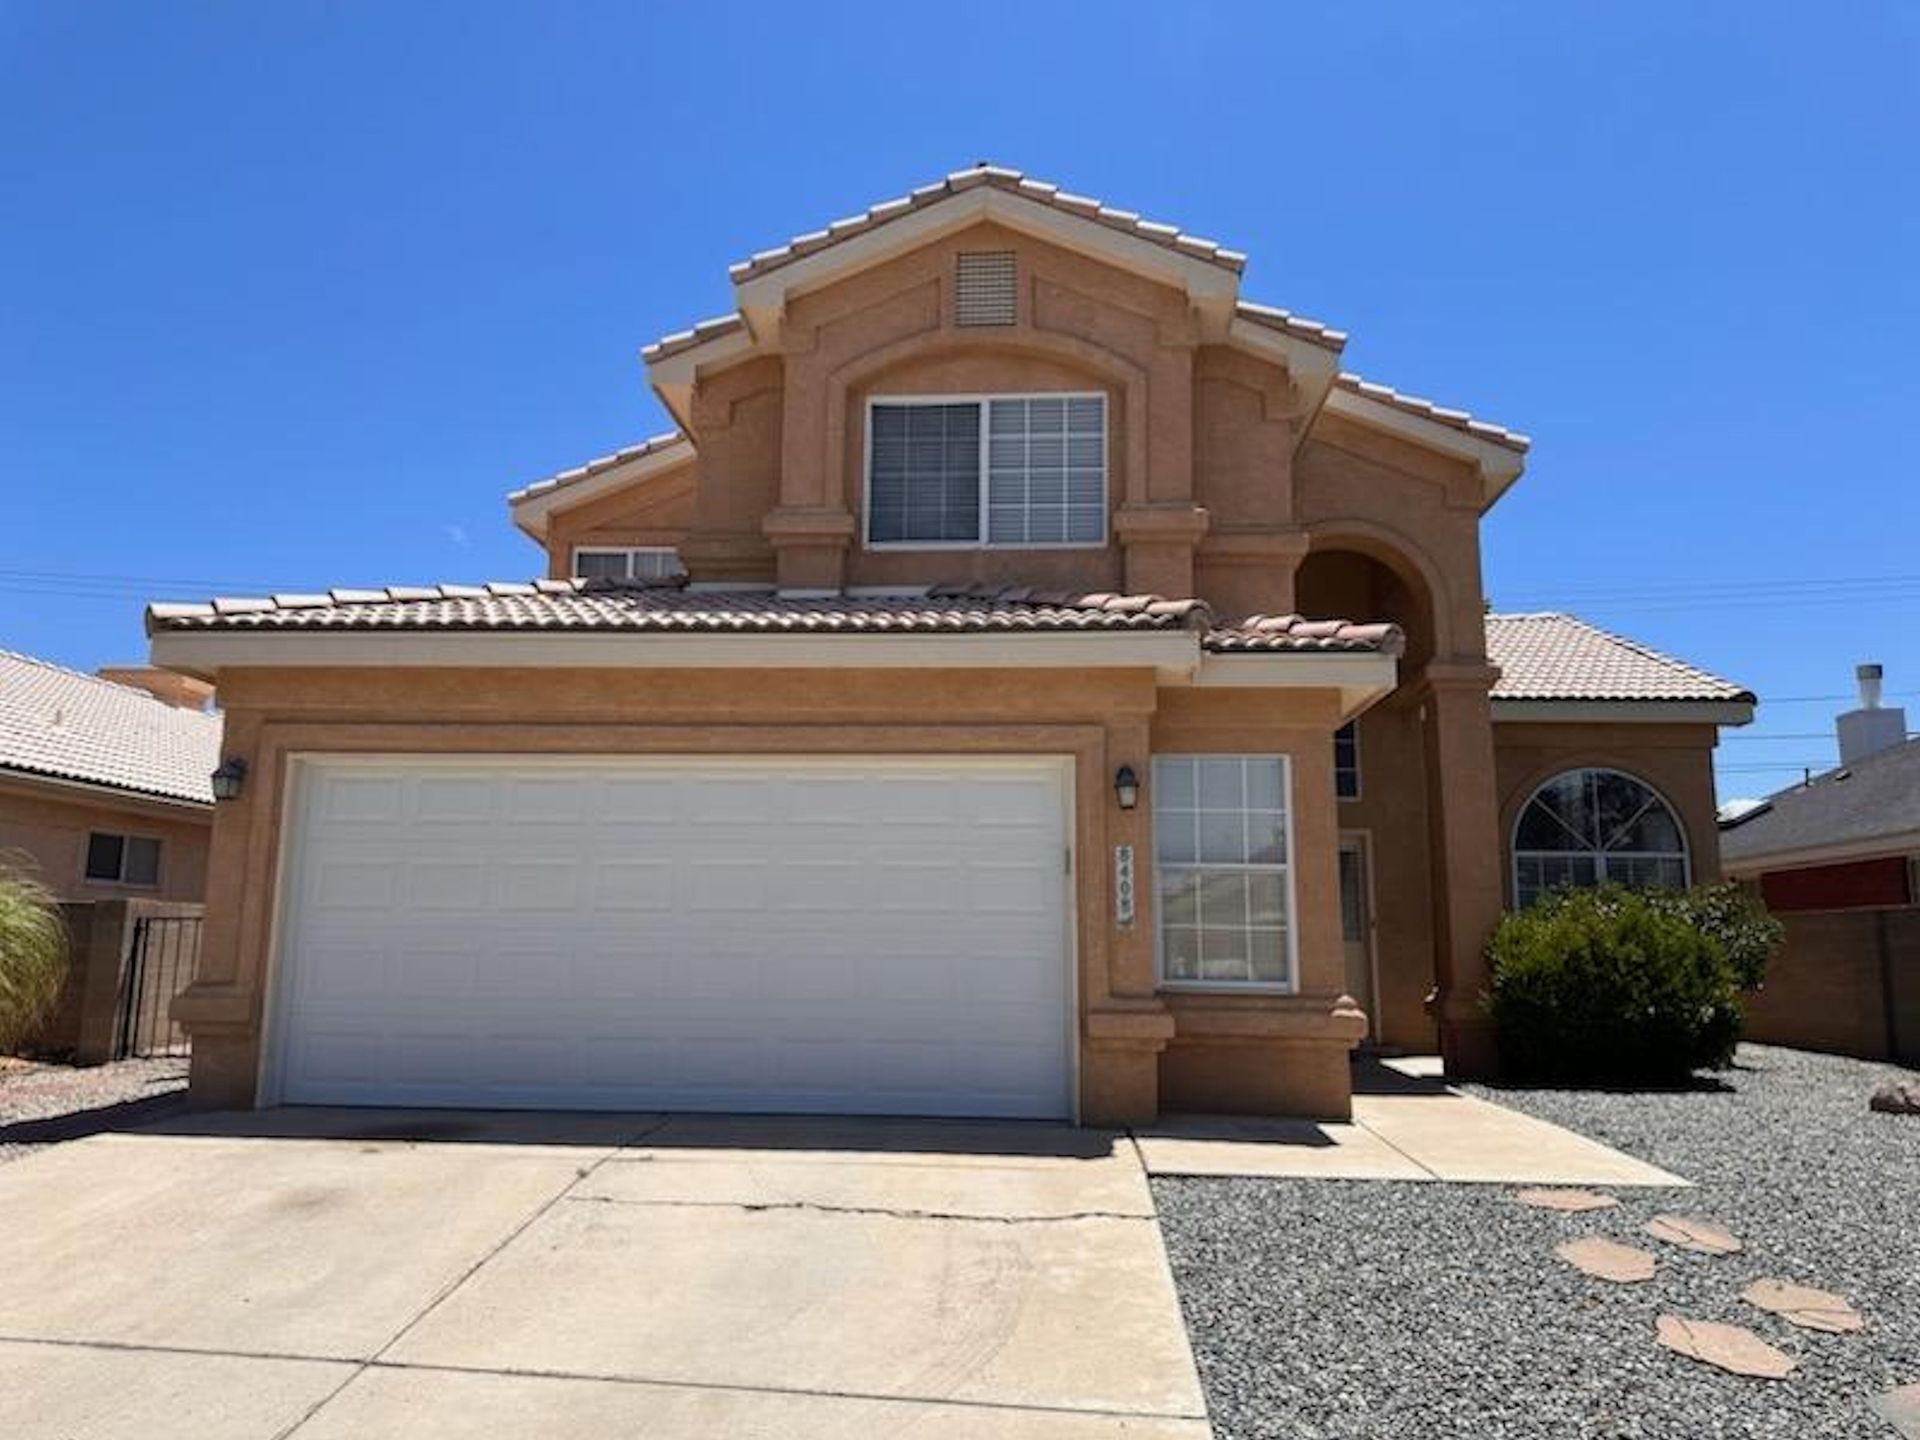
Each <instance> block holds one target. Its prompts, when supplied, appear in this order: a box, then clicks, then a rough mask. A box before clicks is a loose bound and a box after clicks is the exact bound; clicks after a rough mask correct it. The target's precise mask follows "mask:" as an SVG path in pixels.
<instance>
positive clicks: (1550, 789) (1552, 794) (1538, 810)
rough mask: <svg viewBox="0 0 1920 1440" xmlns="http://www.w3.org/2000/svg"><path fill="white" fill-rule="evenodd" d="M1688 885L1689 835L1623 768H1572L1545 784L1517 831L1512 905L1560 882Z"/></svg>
mask: <svg viewBox="0 0 1920 1440" xmlns="http://www.w3.org/2000/svg"><path fill="white" fill-rule="evenodd" d="M1603 883H1605V884H1614V885H1625V886H1628V887H1629V888H1632V889H1652V888H1662V889H1682V888H1684V887H1685V886H1686V883H1687V851H1686V838H1685V835H1684V833H1683V832H1682V831H1681V828H1680V823H1679V820H1678V818H1677V817H1676V816H1675V815H1674V813H1673V811H1672V810H1671V809H1670V808H1669V807H1668V805H1667V803H1666V801H1665V800H1663V799H1661V797H1660V795H1659V793H1658V792H1657V791H1655V790H1654V789H1653V787H1652V786H1650V785H1648V784H1646V783H1645V782H1644V781H1641V780H1636V779H1634V777H1633V776H1631V775H1623V774H1621V773H1620V772H1619V771H1617V770H1600V769H1589V770H1568V771H1564V772H1562V773H1561V774H1559V775H1555V776H1554V777H1553V778H1552V779H1550V780H1548V781H1546V782H1545V783H1544V784H1542V785H1541V786H1540V788H1539V789H1537V790H1536V791H1535V792H1534V793H1533V797H1532V798H1531V799H1530V800H1529V801H1528V802H1527V805H1526V808H1525V809H1524V810H1522V812H1521V815H1520V821H1519V823H1518V824H1517V825H1516V826H1515V827H1514V836H1513V903H1514V905H1515V907H1516V908H1518V909H1522V910H1524V909H1525V908H1526V907H1527V906H1528V905H1531V904H1532V903H1533V902H1534V901H1535V900H1537V899H1539V898H1540V897H1541V896H1542V895H1544V894H1546V893H1547V892H1548V891H1550V890H1553V889H1555V888H1556V887H1559V886H1563V885H1569V886H1577V887H1585V886H1592V885H1599V884H1603Z"/></svg>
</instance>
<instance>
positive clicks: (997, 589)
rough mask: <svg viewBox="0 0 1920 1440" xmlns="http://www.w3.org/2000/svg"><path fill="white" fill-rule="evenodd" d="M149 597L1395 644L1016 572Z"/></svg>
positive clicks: (453, 617) (320, 620)
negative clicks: (940, 578)
mask: <svg viewBox="0 0 1920 1440" xmlns="http://www.w3.org/2000/svg"><path fill="white" fill-rule="evenodd" d="M283 598H285V599H291V600H292V601H293V602H295V603H292V604H287V603H282V599H262V600H251V599H250V600H215V601H212V602H210V603H206V604H192V605H152V606H149V607H148V609H147V629H148V631H149V632H150V633H152V632H158V631H207V630H221V631H230V632H231V631H252V632H256V633H258V632H273V631H283V632H284V631H301V632H312V631H333V632H341V631H350V632H361V631H380V632H387V633H392V632H395V631H488V632H515V631H518V632H526V631H542V632H553V631H572V632H583V631H592V632H599V633H625V634H769V633H782V632H804V633H815V634H818V633H834V634H920V635H961V634H979V633H1027V634H1046V633H1053V634H1058V633H1063V632H1090V631H1192V632H1195V633H1196V634H1198V635H1199V636H1200V637H1201V642H1202V644H1203V645H1204V646H1205V648H1207V649H1208V650H1214V651H1223V652H1234V651H1266V652H1279V651H1371V652H1377V653H1383V654H1389V655H1397V654H1398V653H1400V648H1401V637H1400V631H1399V629H1398V628H1397V627H1395V626H1392V625H1355V624H1350V623H1348V622H1347V621H1344V620H1326V621H1308V620H1303V619H1302V618H1301V617H1299V616H1297V615H1288V616H1278V617H1274V616H1254V617H1251V618H1250V619H1247V620H1241V621H1233V622H1230V623H1227V624H1223V625H1216V624H1215V621H1214V616H1213V612H1212V611H1211V610H1209V609H1208V608H1207V606H1206V604H1205V603H1204V602H1202V601H1200V600H1192V599H1169V598H1167V597H1165V596H1160V595H1118V594H1112V593H1109V592H1095V593H1082V592H1076V591H1060V590H1040V589H1036V588H1033V587H1031V586H1023V585H998V586H995V585H971V584H958V585H933V586H929V587H928V588H927V589H926V590H925V591H924V592H921V593H919V594H910V595H897V594H889V595H863V594H858V593H855V594H836V595H795V594H780V593H778V592H775V591H771V590H733V591H703V590H695V589H691V588H688V587H687V586H686V585H685V583H684V582H682V581H659V582H651V583H648V582H627V581H611V580H543V581H535V582H532V583H529V584H492V585H424V586H394V587H390V588H388V589H385V590H351V591H349V590H336V591H334V592H333V593H332V595H331V596H330V597H329V598H328V599H326V600H325V601H322V602H321V603H314V601H315V598H316V597H313V596H304V595H303V596H292V597H283Z"/></svg>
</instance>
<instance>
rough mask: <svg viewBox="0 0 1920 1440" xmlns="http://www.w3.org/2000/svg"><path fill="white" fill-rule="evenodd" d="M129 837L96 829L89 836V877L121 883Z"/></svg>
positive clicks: (109, 882)
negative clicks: (121, 867)
mask: <svg viewBox="0 0 1920 1440" xmlns="http://www.w3.org/2000/svg"><path fill="white" fill-rule="evenodd" d="M126 853H127V837H126V836H124V835H106V834H102V833H101V832H100V831H98V830H96V831H94V832H93V834H91V835H89V836H88V837H87V879H89V880H104V881H106V882H107V883H108V884H109V885H117V884H119V883H120V863H121V861H122V860H124V859H125V858H126Z"/></svg>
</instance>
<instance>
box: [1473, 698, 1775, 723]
mask: <svg viewBox="0 0 1920 1440" xmlns="http://www.w3.org/2000/svg"><path fill="white" fill-rule="evenodd" d="M1493 718H1494V720H1495V721H1496V722H1497V721H1501V720H1507V721H1524V722H1529V723H1537V722H1542V721H1544V722H1546V723H1547V724H1554V723H1556V722H1560V723H1566V724H1580V725H1594V724H1600V725H1606V724H1615V723H1624V724H1629V725H1634V724H1639V725H1745V724H1748V723H1749V722H1751V721H1752V719H1753V704H1752V702H1751V701H1747V700H1500V699H1496V700H1494V701H1493Z"/></svg>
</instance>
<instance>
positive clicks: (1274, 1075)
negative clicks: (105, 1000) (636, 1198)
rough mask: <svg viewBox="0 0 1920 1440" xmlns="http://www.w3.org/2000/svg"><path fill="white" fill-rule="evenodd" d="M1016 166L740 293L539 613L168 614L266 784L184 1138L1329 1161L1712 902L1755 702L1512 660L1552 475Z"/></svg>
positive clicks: (560, 479)
mask: <svg viewBox="0 0 1920 1440" xmlns="http://www.w3.org/2000/svg"><path fill="white" fill-rule="evenodd" d="M1242 264H1243V259H1242V257H1241V256H1240V255H1238V254H1235V253H1232V252H1230V251H1227V250H1224V249H1222V248H1221V247H1219V246H1218V245H1216V244H1214V243H1212V242H1209V241H1206V240H1201V239H1198V238H1196V237H1194V236H1191V235H1188V234H1185V233H1182V232H1181V231H1179V230H1177V229H1175V228H1173V227H1171V226H1167V225H1160V224H1154V223H1151V222H1147V221H1143V220H1141V219H1139V218H1138V217H1137V216H1133V215H1130V214H1125V213H1121V212H1118V211H1115V210H1111V209H1107V208H1105V207H1103V206H1101V205H1100V204H1098V203H1097V202H1094V201H1090V200H1085V199H1081V198H1078V197H1075V196H1072V195H1069V194H1067V193H1065V192H1063V191H1060V190H1058V189H1057V188H1055V187H1053V186H1050V185H1043V184H1040V183H1038V182H1034V181H1031V180H1028V179H1025V178H1024V177H1022V176H1021V175H1019V174H1017V173H1014V172H1011V171H1006V170H1000V169H995V168H990V167H980V168H976V169H973V170H968V171H964V172H961V173H959V174H956V175H953V176H950V177H948V178H947V179H946V180H944V181H941V182H939V183H937V184H934V185H930V186H928V187H926V188H925V189H922V190H919V191H916V192H914V193H913V194H912V195H909V196H905V197H902V198H900V199H898V200H893V201H889V202H887V203H885V204H882V205H878V206H875V207H874V208H873V209H872V210H870V211H868V212H866V213H865V214H863V215H859V216H856V217H854V218H852V219H849V220H845V221H841V222H839V223H836V224H835V225H833V226H831V227H829V228H828V229H826V230H823V231H820V232H818V233H815V234H810V235H805V236H802V237H800V238H798V239H796V240H794V241H793V242H791V243H790V244H788V245H785V246H783V247H781V248H779V249H777V250H772V251H769V252H766V253H764V254H760V255H756V256H754V257H753V258H752V259H750V260H748V261H746V262H745V263H743V264H741V265H738V266H736V267H734V270H733V282H734V287H735V297H736V309H735V311H734V312H733V313H731V314H729V315H727V316H725V317H723V318H721V319H718V320H713V321H708V322H706V323H704V324H701V325H698V326H696V327H695V328H693V329H692V330H689V331H687V332H685V333H682V334H678V335H674V336H671V337H669V338H667V339H665V340H662V341H661V342H659V343H658V344H656V345H653V346H651V347H649V348H648V350H647V351H646V365H647V371H648V378H649V379H650V381H651V383H652V385H653V388H654V390H655V392H656V393H657V394H658V395H659V397H660V398H661V400H662V401H663V402H664V404H665V405H666V407H667V409H668V411H669V412H670V413H671V414H672V416H673V418H674V420H675V422H676V423H677V425H678V427H679V428H678V430H677V432H676V433H674V434H672V435H669V436H666V437H664V438H662V439H659V440H654V441H650V442H648V443H647V444H644V445H641V446H637V447H635V448H633V449H631V450H627V451H623V452H621V453H620V454H617V455H613V456H609V457H607V458H606V459H604V460H599V461H595V462H593V463H592V464H589V465H586V466H584V467H581V468H578V469H575V470H570V471H568V472H566V473H564V474H561V475H558V476H556V477H554V478H553V479H551V480H547V481H543V482H541V483H539V484H536V485H533V486H530V487H529V488H527V489H525V490H522V491H519V492H517V493H515V494H514V495H513V496H511V497H510V508H511V512H512V516H513V519H514V521H515V523H516V524H518V525H519V527H520V528H521V529H522V530H523V531H525V532H526V533H527V534H528V535H529V536H531V537H533V538H534V539H535V540H536V541H538V542H539V543H540V544H542V545H543V546H544V547H545V549H546V552H547V560H546V578H545V579H543V580H539V581H535V582H532V583H526V584H508V585H488V586H474V587H459V586H428V587H421V588H393V589H386V590H373V591H352V592H347V591H336V592H333V593H331V594H323V595H301V596H278V597H274V598H271V599H259V600H224V601H217V602H214V603H212V604H206V605H163V606H155V607H153V609H152V611H151V612H150V616H149V628H150V631H151V634H152V638H153V656H154V659H155V660H156V662H158V663H160V664H163V665H167V666H171V667H175V668H177V669H180V670H183V671H186V672H189V673H192V674H195V675H200V676H205V677H207V678H209V679H215V680H217V683H218V685H219V688H220V692H221V694H222V696H223V697H224V702H225V705H226V717H227V722H226V723H227V742H226V745H227V751H228V754H229V755H230V756H231V757H232V758H233V759H235V760H238V761H241V762H243V763H244V765H245V767H246V778H245V782H244V785H243V786H241V789H240V793H239V794H238V795H237V796H236V797H235V798H233V799H231V800H229V801H227V802H225V803H223V804H221V805H220V806H218V807H217V809H218V818H217V821H216V825H215V833H214V838H213V853H212V860H211V881H210V886H209V896H208V902H209V908H210V913H209V920H208V926H207V932H206V941H205V949H204V952H203V960H202V967H201V972H200V975H199V978H198V980H197V982H196V984H195V985H194V987H193V988H192V990H191V991H189V992H188V993H187V994H186V995H185V996H184V997H183V998H182V999H181V1001H180V1002H179V1005H178V1009H177V1014H178V1015H179V1017H180V1018H181V1019H182V1020H183V1021H184V1022H185V1023H186V1025H187V1026H188V1027H189V1028H190V1029H191V1031H192V1035H193V1045H194V1052H193V1086H194V1090H195V1093H196V1095H198V1096H199V1097H200V1098H201V1099H203V1100H206V1101H209V1102H220V1103H240V1104H246V1103H274V1102H279V1101H319V1102H344V1103H355V1102H366V1103H401V1104H427V1105H436V1104H461V1105H466V1104H472V1105H531V1106H556V1107H563V1106H565V1107H570V1106H589V1107H596V1106H597V1107H629V1108H654V1107H666V1108H676V1107H686V1108H725V1109H736V1110H799V1111H849V1112H894V1113H921V1114H928V1113H931V1114H959V1115H1014V1116H1065V1117H1078V1118H1080V1119H1082V1120H1085V1121H1088V1122H1118V1121H1129V1120H1138V1119H1142V1118H1145V1117H1150V1116H1152V1115H1154V1114H1155V1113H1156V1112H1158V1111H1161V1110H1171V1109H1186V1110H1232V1111H1271V1112H1292V1113H1300V1114H1312V1115H1322V1116H1340V1115H1344V1114H1346V1113H1347V1110H1348V1104H1349V1078H1348V1076H1349V1066H1348V1056H1349V1052H1350V1051H1351V1050H1352V1049H1353V1048H1354V1046H1355V1045H1356V1044H1358V1043H1361V1042H1363V1041H1364V1040H1366V1039H1368V1038H1369V1036H1371V1038H1372V1039H1374V1040H1375V1041H1377V1042H1379V1043H1382V1044H1385V1045H1392V1046H1401V1047H1409V1048H1412V1047H1427V1046H1431V1045H1433V1044H1435V1043H1438V1044H1439V1045H1440V1046H1442V1047H1443V1048H1444V1051H1445V1053H1446V1056H1447V1058H1448V1060H1449V1063H1450V1064H1451V1065H1453V1066H1454V1068H1455V1069H1456V1070H1459V1071H1462V1072H1470V1071H1473V1070H1476V1069H1480V1068H1483V1067H1485V1066H1487V1065H1488V1064H1489V1062H1490V1059H1491V1054H1492V1051H1491V1037H1490V1035H1489V1033H1488V1031H1487V1029H1486V1026H1485V1023H1484V1021H1483V1019H1482V1017H1481V1013H1480V1010H1479V1006H1478V996H1479V992H1480V990H1481V988H1482V985H1483V982H1484V965H1483V961H1482V958H1481V952H1482V946H1483V944H1484V941H1485V939H1486V937H1487V934H1488V931H1489V929H1490V927H1491V926H1492V924H1493V923H1494V921H1495V919H1496V918H1497V916H1498V915H1499V913H1500V910H1501V908H1502V906H1503V905H1504V904H1507V903H1511V902H1512V901H1513V900H1515V899H1519V900H1522V901H1524V900H1525V899H1527V898H1529V897H1530V896H1531V895H1532V894H1534V893H1536V892H1537V891H1538V890H1540V889H1541V888H1543V887H1545V886H1548V885H1551V884H1554V883H1557V882H1561V881H1568V880H1571V881H1575V882H1581V881H1594V880H1598V879H1600V878H1603V877H1610V878H1615V879H1626V880H1629V881H1631V882H1634V883H1656V882H1678V881H1683V880H1685V879H1687V878H1688V877H1689V876H1692V877H1701V876H1707V875H1711V874H1713V873H1715V871H1716V868H1717V864H1718V860H1717V854H1716V851H1715V828H1714V806H1713V787H1712V776H1711V757H1712V751H1713V747H1714V743H1715V738H1716V734H1717V730H1716V727H1717V726H1719V725H1721V724H1727V723H1738V722H1740V721H1743V720H1745V719H1746V718H1748V715H1749V711H1750V706H1751V701H1752V697H1751V696H1750V695H1747V694H1746V693H1745V692H1743V691H1741V690H1740V689H1738V688H1737V687H1735V686H1732V685H1729V684H1727V683H1725V682H1723V681H1720V680H1716V679H1715V678H1713V677H1712V676H1709V675H1706V674H1704V673H1702V672H1701V671H1698V670H1695V669H1693V668H1691V667H1689V666H1686V665H1683V664H1681V663H1679V662H1677V661H1673V660H1670V659H1667V658H1666V657H1664V656H1660V655H1657V654H1654V653H1653V652H1650V651H1648V650H1646V649H1644V648H1642V647H1639V646H1636V645H1633V644H1631V643H1629V642H1627V641H1624V640H1620V639H1618V638H1616V637H1613V636H1609V635H1605V634H1603V633H1601V632H1599V631H1596V630H1593V629H1591V628H1589V627H1587V626H1584V625H1582V624H1580V623H1579V622H1578V621H1575V620H1572V619H1570V618H1568V617H1565V616H1558V615H1520V616H1505V617H1489V616H1488V615H1487V614H1486V613H1485V608H1486V607H1485V603H1484V600H1483V597H1482V590H1481V566H1480V526H1481V518H1482V516H1484V515H1485V514H1486V512H1487V510H1488V508H1489V507H1490V506H1492V505H1493V504H1494V503H1495V502H1496V501H1497V500H1498V499H1499V498H1500V496H1501V494H1502V493H1503V492H1504V491H1505V490H1506V489H1507V488H1508V487H1509V486H1511V485H1512V484H1513V483H1514V482H1515V480H1516V479H1518V478H1519V476H1520V473H1521V469H1522V465H1523V460H1524V457H1525V452H1526V448H1527V442H1526V441H1525V440H1524V439H1523V438H1521V437H1520V436H1518V435H1515V434H1513V433H1511V432H1509V431H1507V430H1505V429H1502V428H1501V427H1499V426H1497V425H1492V424H1487V423H1483V422H1481V421H1478V420H1474V419H1472V418H1470V417H1469V416H1467V415H1466V414H1464V413H1462V412H1460V411H1456V410H1447V409H1442V408H1439V407H1437V406H1435V405H1432V404H1429V403H1427V402H1425V401H1420V400H1414V399H1410V398H1408V397H1405V396H1402V395H1400V394H1398V393H1396V392H1395V391H1393V390H1391V389H1388V388H1386V387H1384V386H1379V385H1374V384H1370V383H1366V382H1363V381H1361V380H1359V379H1357V378H1356V377H1354V376H1352V375H1350V374H1346V373H1343V372H1342V370H1341V367H1340V354H1341V349H1342V346H1343V343H1344V338H1345V337H1343V336H1342V335H1340V334H1338V333H1336V332H1335V331H1332V330H1330V329H1328V328H1327V327H1325V326H1323V325H1318V324H1313V323H1310V322H1308V321H1305V320H1301V319H1298V318H1296V317H1294V316H1292V315H1290V314H1288V313H1286V312H1285V311H1281V310H1276V309H1271V308H1268V307H1265V306H1261V305H1256V304H1253V303H1251V302H1249V301H1248V300H1246V299H1245V298H1243V297H1242V295H1241V292H1240V277H1241V269H1242Z"/></svg>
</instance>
